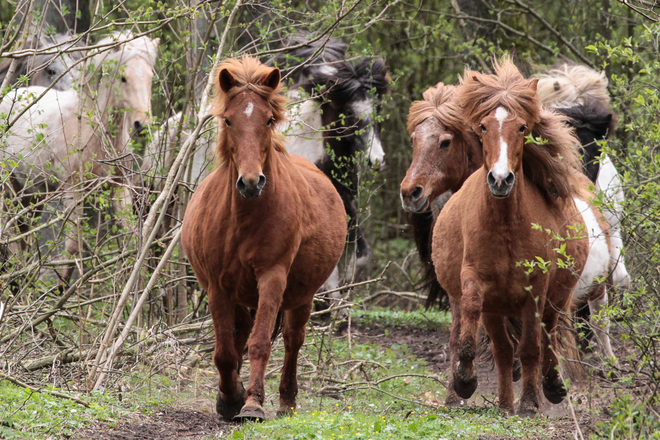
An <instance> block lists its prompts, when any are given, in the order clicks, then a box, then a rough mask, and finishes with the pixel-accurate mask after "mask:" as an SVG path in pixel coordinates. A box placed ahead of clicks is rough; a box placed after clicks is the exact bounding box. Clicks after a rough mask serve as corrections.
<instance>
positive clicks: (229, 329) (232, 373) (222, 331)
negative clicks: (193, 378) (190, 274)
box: [208, 286, 245, 420]
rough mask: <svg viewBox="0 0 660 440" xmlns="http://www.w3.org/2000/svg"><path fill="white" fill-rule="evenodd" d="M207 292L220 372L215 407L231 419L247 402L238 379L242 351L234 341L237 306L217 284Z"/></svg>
mask: <svg viewBox="0 0 660 440" xmlns="http://www.w3.org/2000/svg"><path fill="white" fill-rule="evenodd" d="M208 295H209V308H210V309H211V317H212V318H213V330H214V331H215V350H214V352H213V360H214V362H215V366H216V368H217V369H218V372H219V373H220V392H219V393H218V398H217V401H216V411H217V412H218V414H220V415H221V416H222V417H223V418H224V419H225V420H232V419H233V418H234V416H235V415H236V414H238V413H239V411H240V410H241V408H242V407H243V405H244V403H245V390H244V389H243V385H242V384H240V382H239V380H238V365H239V364H240V356H241V355H242V353H237V352H236V348H235V344H234V328H235V322H236V313H235V312H236V309H235V308H234V306H233V305H232V304H231V303H229V301H228V298H227V297H226V295H223V294H222V293H221V292H220V291H219V290H218V289H217V287H216V288H214V287H212V286H209V289H208ZM239 385H240V386H239Z"/></svg>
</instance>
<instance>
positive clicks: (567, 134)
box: [457, 57, 581, 200]
mask: <svg viewBox="0 0 660 440" xmlns="http://www.w3.org/2000/svg"><path fill="white" fill-rule="evenodd" d="M494 68H495V75H487V74H483V73H479V72H475V71H473V70H470V69H469V68H467V69H466V70H465V73H464V74H463V77H462V78H461V85H460V87H459V89H458V91H457V92H458V98H457V101H458V103H459V105H460V106H461V108H462V109H463V111H464V117H465V119H466V122H467V123H468V124H470V126H475V125H477V124H479V123H480V121H481V120H482V119H483V118H484V117H485V116H486V115H488V114H490V113H492V112H494V111H495V110H496V109H497V108H498V107H505V108H506V109H507V110H509V111H510V112H513V113H514V114H515V115H517V116H519V117H521V118H523V119H525V121H527V124H529V126H530V127H531V132H532V135H533V137H534V138H535V139H538V138H541V140H540V141H539V142H527V143H525V148H524V152H523V159H522V160H523V173H524V174H525V176H527V177H528V178H529V179H530V180H531V181H532V182H534V183H535V184H536V185H537V186H538V187H539V189H540V190H541V192H542V193H543V194H544V195H545V196H546V198H547V199H549V200H552V199H555V198H558V197H560V198H567V197H573V196H576V195H578V194H579V193H580V192H581V189H580V183H579V181H578V173H580V171H579V170H580V167H581V162H580V157H579V155H578V151H577V148H575V145H577V144H579V141H578V140H577V139H576V138H575V136H574V135H573V132H572V130H571V129H570V128H569V127H568V126H567V125H566V119H567V118H566V117H565V116H563V115H560V114H558V113H555V112H551V111H548V110H542V109H541V103H540V102H539V100H538V98H537V95H536V88H535V87H534V86H533V83H534V81H536V80H534V79H532V80H527V79H525V78H524V77H523V76H522V75H521V74H520V72H519V71H518V69H517V68H516V66H515V65H514V64H513V62H512V61H511V59H510V58H509V57H504V58H503V59H502V61H501V62H499V63H497V62H495V63H494Z"/></svg>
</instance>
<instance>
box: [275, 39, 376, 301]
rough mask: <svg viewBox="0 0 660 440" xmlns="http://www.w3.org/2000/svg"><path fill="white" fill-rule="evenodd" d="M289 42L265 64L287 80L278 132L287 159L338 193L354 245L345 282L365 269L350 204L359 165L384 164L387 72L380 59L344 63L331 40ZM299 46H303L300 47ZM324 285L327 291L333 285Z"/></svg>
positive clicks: (366, 254)
mask: <svg viewBox="0 0 660 440" xmlns="http://www.w3.org/2000/svg"><path fill="white" fill-rule="evenodd" d="M305 41H306V37H303V36H298V37H294V38H292V39H291V40H289V41H288V42H287V46H288V47H293V46H302V47H297V48H295V49H292V50H290V51H286V52H284V53H282V54H280V55H278V56H277V57H275V58H274V59H272V60H269V61H268V63H269V64H271V65H277V66H278V67H279V68H280V69H281V70H282V72H283V76H284V78H286V79H287V80H288V90H289V91H288V96H289V98H290V99H291V101H292V105H291V107H290V108H289V115H288V117H289V120H288V121H287V123H286V124H285V126H283V127H282V133H284V134H286V135H287V138H288V142H287V149H288V150H289V152H290V153H293V154H299V155H301V156H304V157H306V158H307V159H309V160H310V161H311V162H312V163H314V164H315V165H316V166H317V167H319V169H320V170H321V171H323V172H324V173H325V174H326V175H327V176H328V177H329V178H330V179H331V180H332V183H333V184H334V186H335V188H336V189H337V191H338V192H339V195H340V196H341V198H342V200H343V201H344V207H345V208H346V212H347V214H348V215H349V220H348V230H349V232H348V240H349V243H355V262H354V263H353V262H352V263H349V268H348V270H347V276H346V278H347V279H351V278H353V275H354V273H355V272H354V271H355V270H356V269H359V268H361V267H364V266H366V264H367V263H368V261H369V259H370V257H371V248H370V246H369V243H368V242H367V240H366V239H365V237H364V235H363V233H362V230H361V229H360V227H359V225H358V223H357V218H358V209H357V207H356V205H355V199H356V196H357V193H358V186H359V185H358V170H359V168H360V165H361V164H366V163H367V162H368V164H369V165H370V166H371V167H373V168H375V169H378V168H380V167H381V166H382V165H383V164H384V163H385V152H384V150H383V146H382V144H381V139H380V131H381V124H380V122H379V120H378V114H379V111H380V105H381V100H382V97H383V96H384V95H385V94H386V93H387V90H388V87H389V75H388V74H387V71H388V68H387V66H386V65H385V62H384V61H383V60H382V59H380V58H376V59H373V58H360V59H358V60H356V61H354V62H353V61H349V60H347V59H346V51H347V46H346V45H345V44H343V43H341V42H339V41H337V40H335V39H329V40H324V39H321V40H319V41H316V42H314V43H309V44H304V43H305ZM303 44H304V45H303ZM333 277H336V279H335V280H332V279H331V280H329V282H328V283H326V287H328V288H332V287H333V285H336V284H337V283H338V273H337V271H335V273H334V274H333Z"/></svg>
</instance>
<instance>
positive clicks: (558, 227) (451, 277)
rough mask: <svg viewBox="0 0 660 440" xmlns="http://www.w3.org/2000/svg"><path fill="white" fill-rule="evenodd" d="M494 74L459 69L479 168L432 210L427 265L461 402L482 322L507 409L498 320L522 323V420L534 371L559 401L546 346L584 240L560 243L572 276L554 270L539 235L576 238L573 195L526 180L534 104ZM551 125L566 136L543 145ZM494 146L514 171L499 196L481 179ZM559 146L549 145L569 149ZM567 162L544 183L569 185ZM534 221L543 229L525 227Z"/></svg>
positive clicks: (506, 362)
mask: <svg viewBox="0 0 660 440" xmlns="http://www.w3.org/2000/svg"><path fill="white" fill-rule="evenodd" d="M495 71H496V73H497V75H482V74H477V73H475V72H471V71H469V70H468V71H466V75H465V77H464V79H463V82H462V84H461V86H460V88H459V90H458V101H459V102H460V103H461V104H462V107H463V108H464V110H465V112H466V113H465V120H466V122H468V123H469V124H470V125H471V126H472V127H477V129H478V130H479V132H480V133H481V136H482V142H483V152H484V166H483V167H481V168H480V169H478V170H477V171H476V172H474V173H473V174H472V175H471V176H470V177H469V178H468V179H467V180H466V181H465V183H464V184H463V186H462V187H461V189H460V190H459V191H458V192H457V193H456V194H454V196H452V198H451V199H450V200H449V202H448V203H447V204H446V205H445V207H444V209H443V210H442V211H441V213H440V216H439V217H438V221H437V222H436V226H435V229H434V234H433V244H434V245H433V262H434V264H435V267H436V274H437V277H438V280H439V281H440V283H441V285H442V286H443V287H444V288H445V289H446V290H447V292H448V294H449V298H450V303H451V309H452V331H451V337H450V351H451V358H452V360H451V362H452V377H453V388H454V390H455V391H456V392H457V393H458V394H459V395H460V396H461V397H462V398H468V397H470V395H471V394H472V393H473V392H474V391H475V389H476V387H477V377H476V372H475V369H474V363H473V361H474V358H475V355H476V343H477V339H476V338H477V328H478V325H479V322H480V320H481V321H482V322H483V325H484V328H485V329H486V331H487V332H488V334H489V336H490V338H491V341H492V348H493V354H494V357H495V360H496V363H497V367H498V377H499V405H500V407H501V408H503V409H504V410H506V411H513V386H512V371H513V357H514V346H513V343H512V341H511V340H510V338H509V335H508V333H507V331H506V318H507V317H520V318H521V319H522V325H523V327H522V337H521V340H520V343H519V345H518V353H519V355H520V360H521V363H522V366H523V391H522V396H521V399H520V407H519V409H518V413H519V414H523V415H531V414H535V413H536V412H537V411H538V375H539V373H541V374H543V376H544V380H543V390H544V392H545V395H546V397H547V398H548V399H550V400H551V401H552V402H554V403H558V402H559V401H561V400H562V399H563V397H564V395H565V390H564V388H563V385H562V383H561V381H560V379H559V376H558V372H557V365H558V360H557V357H556V355H555V353H554V351H553V349H552V347H556V346H557V343H556V342H557V340H556V334H555V333H556V327H557V321H558V317H559V313H558V311H566V310H568V307H569V305H570V298H571V292H572V289H573V288H574V286H575V285H576V283H577V276H576V275H575V273H581V271H582V268H583V267H584V264H585V261H586V258H587V253H588V240H587V239H585V238H582V239H577V238H572V239H569V240H566V241H563V242H562V243H561V244H565V245H566V252H567V254H568V255H570V256H571V257H572V258H574V265H573V268H572V269H573V270H569V269H560V268H558V266H557V261H558V258H559V257H558V255H557V253H556V252H555V251H554V250H553V249H554V248H556V247H558V246H559V244H560V243H558V242H555V241H554V240H552V237H551V236H548V234H547V233H546V232H545V229H546V228H547V229H549V230H550V231H552V232H553V233H555V234H560V235H561V236H562V237H566V236H567V235H569V236H571V237H575V236H576V234H575V232H574V231H572V230H571V229H570V228H569V227H570V226H579V225H580V224H582V220H581V216H580V215H579V214H578V212H577V209H576V207H575V204H574V202H573V201H572V199H570V198H568V197H569V196H572V195H573V194H575V193H576V191H577V190H576V188H578V186H577V185H574V184H571V185H569V186H567V187H564V188H565V189H566V190H565V191H557V192H556V194H553V197H552V200H551V198H550V197H548V195H549V191H550V190H549V182H538V181H534V180H532V179H531V178H530V176H528V175H527V174H526V173H527V169H526V167H525V166H524V163H525V155H527V154H528V152H529V151H530V149H529V148H528V145H526V144H525V137H524V135H525V134H527V133H529V130H532V132H533V127H534V125H536V124H538V123H540V121H541V120H542V118H541V108H540V105H539V103H538V101H537V100H536V98H535V86H536V83H535V82H534V81H526V80H524V79H523V78H522V75H520V73H519V72H518V71H517V69H515V66H513V64H512V63H511V62H510V61H509V60H508V59H505V60H504V61H503V62H502V63H500V64H496V65H495ZM518 98H520V99H518ZM498 107H503V108H504V109H506V110H507V111H508V117H507V118H506V120H503V121H501V122H500V121H499V120H497V119H496V118H495V116H494V114H495V113H496V110H497V108H498ZM551 120H552V119H551ZM498 124H499V130H498ZM481 126H483V127H484V128H486V129H485V130H484V129H482V128H480V127H481ZM523 129H524V131H520V130H523ZM560 129H561V130H564V131H565V132H568V128H566V127H565V126H561V127H554V126H553V125H549V126H548V128H547V130H548V133H549V134H550V135H551V137H550V142H551V143H552V139H564V138H565V137H566V134H565V133H558V132H554V131H555V130H560ZM568 136H569V137H570V134H569V135H568ZM501 140H504V141H506V142H507V144H508V148H509V149H508V155H507V160H508V162H507V167H509V170H510V172H512V173H514V174H515V181H514V183H513V184H511V187H510V192H508V193H507V194H506V195H502V194H501V193H496V192H494V191H495V190H494V189H493V188H492V187H491V186H490V185H489V183H487V175H488V174H489V172H491V171H492V170H493V169H494V168H493V165H494V162H495V160H496V159H494V156H497V155H498V154H499V148H500V143H501ZM538 147H539V148H542V147H543V146H542V145H539V146H538ZM567 147H569V146H566V147H562V146H555V147H554V149H555V151H557V152H559V151H564V150H567V151H569V150H568V148H567ZM551 151H552V150H551ZM537 154H538V153H537ZM532 155H533V156H535V155H536V154H534V153H532ZM572 157H573V156H568V165H569V166H566V167H561V168H560V169H559V170H554V169H552V168H551V169H550V170H549V171H547V173H546V174H543V175H544V176H545V178H547V179H551V180H550V183H551V182H554V180H555V179H567V180H570V181H572V179H573V175H572V174H571V173H570V172H569V171H572V170H571V166H575V164H574V161H573V160H571V159H572ZM538 164H539V166H541V167H547V165H548V160H539V162H538ZM559 171H563V173H559ZM489 188H490V189H489ZM560 188H561V187H560ZM495 194H499V197H501V198H497V197H494V195H495ZM550 194H552V193H551V192H550ZM533 223H537V224H540V225H541V226H542V228H543V230H541V231H539V230H536V229H533V228H532V224H533ZM436 243H437V244H441V245H440V246H437V245H436ZM537 257H540V258H542V259H543V260H544V261H549V262H550V268H549V270H548V271H547V272H544V271H542V270H540V269H539V268H536V269H535V270H533V271H532V272H531V274H527V273H526V271H525V268H524V266H523V265H522V264H521V263H524V262H526V261H527V262H531V261H536V258H537ZM541 323H543V324H544V326H543V327H542V326H541Z"/></svg>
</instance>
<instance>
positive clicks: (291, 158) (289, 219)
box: [182, 57, 346, 420]
mask: <svg viewBox="0 0 660 440" xmlns="http://www.w3.org/2000/svg"><path fill="white" fill-rule="evenodd" d="M215 75H216V78H217V83H216V90H217V96H216V98H215V110H214V113H215V115H216V116H217V118H218V119H219V121H220V126H219V129H220V133H219V139H218V144H217V147H216V151H215V153H216V159H217V169H216V170H215V171H214V172H213V173H211V174H210V175H209V176H208V177H207V178H206V179H204V181H203V182H202V183H201V185H200V186H199V188H198V189H197V191H196V192H195V194H194V195H193V197H192V199H191V201H190V204H189V205H188V208H187V210H186V215H185V217H184V221H183V231H182V242H183V247H184V250H185V252H186V254H187V255H188V259H189V260H190V263H191V265H192V267H193V269H194V271H195V274H196V275H197V279H198V280H199V283H200V284H201V285H202V287H204V288H205V289H206V290H207V292H208V295H209V307H210V309H211V314H212V317H213V327H214V330H215V337H216V342H215V352H214V360H215V365H216V367H217V368H218V371H219V372H220V392H219V394H218V399H217V404H216V409H217V411H218V413H219V414H221V415H222V416H223V417H224V418H225V419H227V420H229V419H232V418H234V416H236V419H238V420H246V419H247V420H255V419H264V418H265V414H264V410H263V402H264V373H265V368H266V364H267V362H268V358H269V357H270V336H271V333H272V332H273V330H274V328H275V323H276V318H277V315H278V312H283V316H284V322H283V336H284V347H285V356H284V367H283V369H282V379H281V382H280V388H279V391H280V406H279V410H278V414H286V413H288V412H290V411H292V409H293V408H295V407H296V395H297V393H298V385H297V377H296V368H297V360H298V351H299V349H300V347H301V346H302V343H303V341H304V338H305V325H306V323H307V321H308V319H309V316H310V311H311V308H312V301H313V298H314V293H315V292H316V291H317V290H318V289H319V287H321V285H322V284H323V282H324V281H325V280H326V279H327V278H328V277H329V276H330V273H331V272H332V270H333V269H334V267H335V266H336V265H337V262H338V261H339V258H340V256H341V254H342V251H343V248H344V242H345V237H346V212H345V211H344V208H343V203H342V201H341V198H340V197H339V195H338V194H337V191H336V190H335V189H334V187H333V185H332V183H331V182H330V180H329V179H328V178H327V177H326V176H325V175H324V174H323V173H321V172H320V171H319V170H318V169H317V168H316V167H315V166H314V165H312V164H311V163H310V162H309V161H308V160H307V159H304V158H302V157H299V156H295V155H289V154H288V153H287V151H286V148H285V147H284V144H283V140H284V138H283V136H282V135H280V134H279V133H277V132H276V131H275V127H276V125H277V123H279V122H281V121H282V120H283V118H284V111H285V109H284V102H285V98H284V97H283V96H281V95H280V89H281V87H280V71H279V70H278V69H277V68H272V67H266V66H264V65H262V64H260V63H259V61H257V60H256V59H254V58H251V57H243V58H242V59H241V60H240V61H238V60H233V59H232V60H227V61H224V62H222V63H221V64H220V65H219V66H218V67H217V69H216V70H215ZM250 310H256V315H255V318H254V322H253V320H252V318H251V314H250ZM252 327H254V331H253V332H252V335H251V336H250V332H251V330H252ZM248 338H249V341H248ZM246 343H247V345H248V357H249V359H250V365H251V371H250V382H249V385H248V388H247V391H245V389H244V388H243V385H242V383H241V381H240V379H239V373H240V369H241V364H242V358H243V352H244V350H245V345H246ZM239 412H240V413H239Z"/></svg>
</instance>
